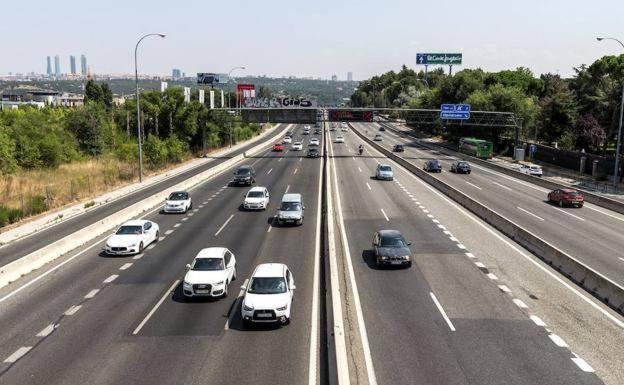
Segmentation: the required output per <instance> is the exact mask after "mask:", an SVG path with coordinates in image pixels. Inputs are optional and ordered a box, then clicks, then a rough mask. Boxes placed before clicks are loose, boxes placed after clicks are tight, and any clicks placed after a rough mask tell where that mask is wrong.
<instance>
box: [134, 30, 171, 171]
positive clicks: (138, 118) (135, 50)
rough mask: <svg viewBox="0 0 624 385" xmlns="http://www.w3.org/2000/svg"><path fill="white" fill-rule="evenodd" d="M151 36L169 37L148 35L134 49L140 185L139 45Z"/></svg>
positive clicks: (158, 34) (154, 34) (162, 34)
mask: <svg viewBox="0 0 624 385" xmlns="http://www.w3.org/2000/svg"><path fill="white" fill-rule="evenodd" d="M149 36H160V37H165V36H167V35H165V34H164V33H148V34H147V35H144V36H143V37H141V38H140V39H139V41H137V43H136V46H135V47H134V82H135V92H136V105H137V144H138V146H139V183H142V182H143V150H142V145H141V140H142V139H141V107H140V103H139V65H138V60H137V51H138V50H139V44H141V42H142V41H143V39H145V38H146V37H149Z"/></svg>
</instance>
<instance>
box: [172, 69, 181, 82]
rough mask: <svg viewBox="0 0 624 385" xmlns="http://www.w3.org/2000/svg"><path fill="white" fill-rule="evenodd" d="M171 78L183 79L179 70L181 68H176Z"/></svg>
mask: <svg viewBox="0 0 624 385" xmlns="http://www.w3.org/2000/svg"><path fill="white" fill-rule="evenodd" d="M171 77H172V78H174V79H179V78H181V77H182V71H180V69H179V68H174V69H173V70H172V71H171Z"/></svg>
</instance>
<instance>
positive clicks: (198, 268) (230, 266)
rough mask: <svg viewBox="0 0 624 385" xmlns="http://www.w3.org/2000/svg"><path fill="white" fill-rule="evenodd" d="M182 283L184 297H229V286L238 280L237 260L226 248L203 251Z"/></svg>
mask: <svg viewBox="0 0 624 385" xmlns="http://www.w3.org/2000/svg"><path fill="white" fill-rule="evenodd" d="M186 268H187V269H188V271H187V272H186V275H185V276H184V282H183V283H182V292H183V293H184V297H186V298H191V297H221V298H225V297H227V295H228V285H229V284H230V283H231V282H232V281H234V280H235V279H236V258H235V257H234V254H232V252H231V251H230V250H228V249H226V248H225V247H209V248H207V249H202V250H201V251H200V252H199V253H198V254H197V256H196V257H195V259H193V263H191V264H189V265H186Z"/></svg>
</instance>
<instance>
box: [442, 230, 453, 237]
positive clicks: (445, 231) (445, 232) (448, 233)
mask: <svg viewBox="0 0 624 385" xmlns="http://www.w3.org/2000/svg"><path fill="white" fill-rule="evenodd" d="M443 233H444V234H446V235H448V236H449V237H452V236H453V234H451V232H450V231H448V230H444V231H443Z"/></svg>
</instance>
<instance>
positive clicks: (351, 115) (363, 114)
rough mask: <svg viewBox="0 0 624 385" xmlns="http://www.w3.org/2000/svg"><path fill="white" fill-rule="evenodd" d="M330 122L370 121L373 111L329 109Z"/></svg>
mask: <svg viewBox="0 0 624 385" xmlns="http://www.w3.org/2000/svg"><path fill="white" fill-rule="evenodd" d="M329 121H330V122H372V121H373V111H357V110H329Z"/></svg>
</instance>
